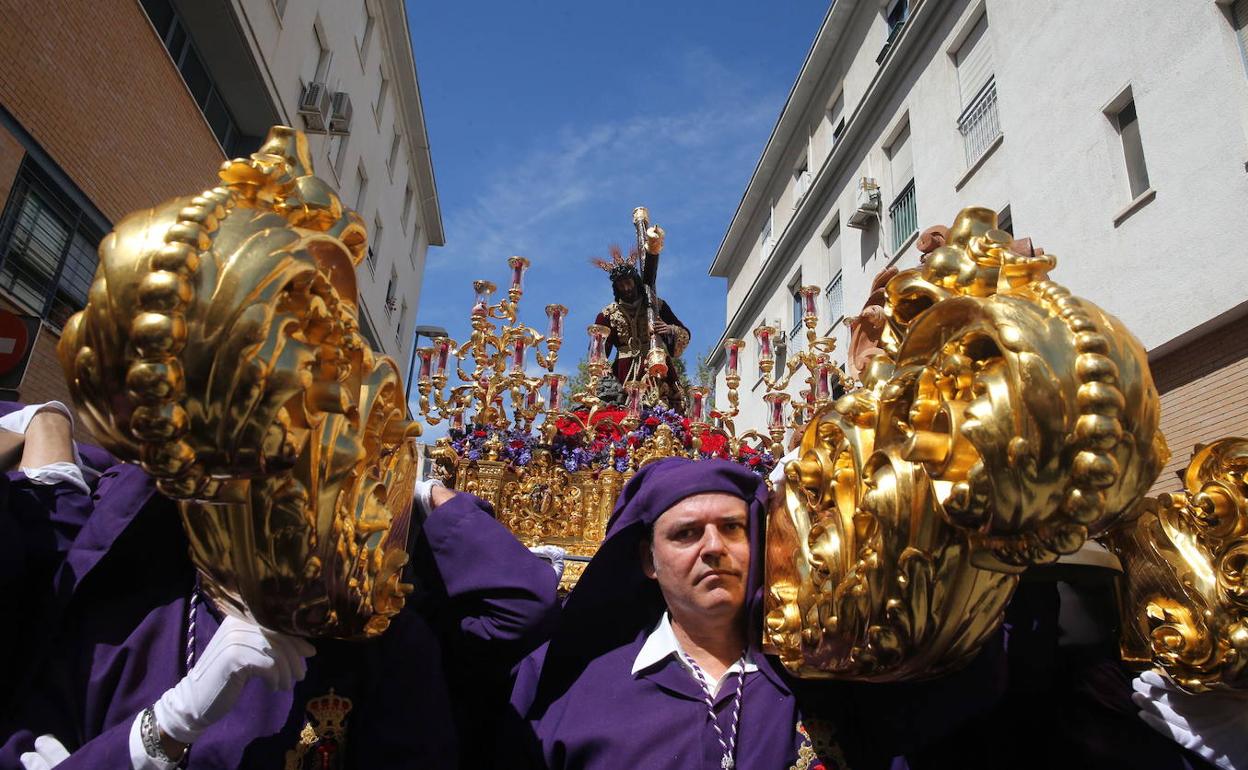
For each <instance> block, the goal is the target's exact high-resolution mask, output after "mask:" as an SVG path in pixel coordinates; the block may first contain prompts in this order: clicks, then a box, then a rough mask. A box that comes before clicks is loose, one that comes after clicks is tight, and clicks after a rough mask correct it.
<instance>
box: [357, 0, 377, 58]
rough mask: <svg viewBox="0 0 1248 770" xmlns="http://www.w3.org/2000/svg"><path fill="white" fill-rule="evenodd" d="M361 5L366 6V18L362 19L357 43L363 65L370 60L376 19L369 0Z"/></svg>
mask: <svg viewBox="0 0 1248 770" xmlns="http://www.w3.org/2000/svg"><path fill="white" fill-rule="evenodd" d="M361 5H363V6H364V18H362V19H360V22H361V29H360V32H359V34H358V35H357V36H356V40H355V44H356V46H357V48H358V49H359V52H360V65H361V66H363V64H364V62H366V61H368V46H369V43H371V42H372V40H373V26H374V24H375V22H376V20H375V19H374V18H373V12H372V10H370V9H369V7H368V2H367V0H364V2H363V3H361Z"/></svg>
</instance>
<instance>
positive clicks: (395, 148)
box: [386, 131, 402, 179]
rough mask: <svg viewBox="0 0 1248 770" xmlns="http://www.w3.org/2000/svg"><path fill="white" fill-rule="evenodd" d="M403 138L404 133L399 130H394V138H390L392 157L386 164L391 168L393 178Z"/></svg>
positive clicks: (392, 177)
mask: <svg viewBox="0 0 1248 770" xmlns="http://www.w3.org/2000/svg"><path fill="white" fill-rule="evenodd" d="M401 140H402V135H401V134H399V132H397V131H396V132H394V138H393V139H391V140H390V158H389V159H388V160H387V161H386V165H387V166H389V168H390V178H391V179H394V164H395V163H396V162H397V161H398V159H399V143H400V141H401Z"/></svg>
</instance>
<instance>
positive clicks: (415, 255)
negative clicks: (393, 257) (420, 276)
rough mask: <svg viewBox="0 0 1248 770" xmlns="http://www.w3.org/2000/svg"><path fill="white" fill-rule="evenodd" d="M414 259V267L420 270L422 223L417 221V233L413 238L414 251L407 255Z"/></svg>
mask: <svg viewBox="0 0 1248 770" xmlns="http://www.w3.org/2000/svg"><path fill="white" fill-rule="evenodd" d="M407 256H408V259H410V260H411V261H412V267H414V268H416V269H417V270H420V223H419V222H417V223H416V233H415V236H414V237H413V238H412V251H411V253H410V254H408V255H407Z"/></svg>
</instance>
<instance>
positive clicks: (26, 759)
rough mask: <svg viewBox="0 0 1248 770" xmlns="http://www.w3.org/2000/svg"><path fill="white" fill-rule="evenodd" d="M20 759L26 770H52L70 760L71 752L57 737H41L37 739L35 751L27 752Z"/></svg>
mask: <svg viewBox="0 0 1248 770" xmlns="http://www.w3.org/2000/svg"><path fill="white" fill-rule="evenodd" d="M18 759H19V761H20V762H21V763H22V767H23V768H24V770H52V768H54V767H56V766H57V765H59V764H61V763H62V762H64V761H65V760H67V759H69V752H68V751H66V749H65V746H63V745H62V744H61V742H60V741H58V740H57V739H56V738H55V736H51V735H40V736H39V737H38V738H36V739H35V750H34V751H27V752H26V753H24V754H22V756H21V757H19V758H18Z"/></svg>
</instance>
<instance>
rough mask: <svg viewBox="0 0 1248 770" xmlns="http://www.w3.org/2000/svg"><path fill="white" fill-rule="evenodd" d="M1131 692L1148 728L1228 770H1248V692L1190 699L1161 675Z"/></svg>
mask: <svg viewBox="0 0 1248 770" xmlns="http://www.w3.org/2000/svg"><path fill="white" fill-rule="evenodd" d="M1131 686H1132V687H1133V688H1134V689H1135V692H1134V693H1132V695H1131V701H1132V702H1133V703H1135V705H1136V706H1138V707H1139V708H1140V719H1143V720H1144V721H1145V723H1147V724H1148V726H1149V727H1151V728H1153V729H1154V730H1156V731H1157V732H1159V733H1161V734H1162V735H1165V736H1167V737H1169V738H1171V739H1172V740H1174V742H1175V743H1177V744H1179V745H1180V746H1182V747H1183V748H1185V749H1189V750H1191V751H1193V752H1195V753H1197V754H1199V755H1200V756H1201V757H1202V758H1203V759H1205V760H1206V761H1208V762H1212V763H1213V764H1215V765H1217V766H1218V767H1221V768H1224V770H1248V692H1241V691H1238V690H1210V691H1209V692H1202V693H1195V694H1193V693H1188V692H1184V691H1183V690H1181V689H1179V688H1178V686H1176V685H1175V684H1173V683H1171V682H1170V680H1168V679H1166V677H1164V676H1162V675H1161V674H1159V673H1158V672H1156V671H1146V672H1145V673H1143V674H1140V675H1139V676H1138V677H1136V678H1135V679H1134V680H1133V681H1132V682H1131Z"/></svg>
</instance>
